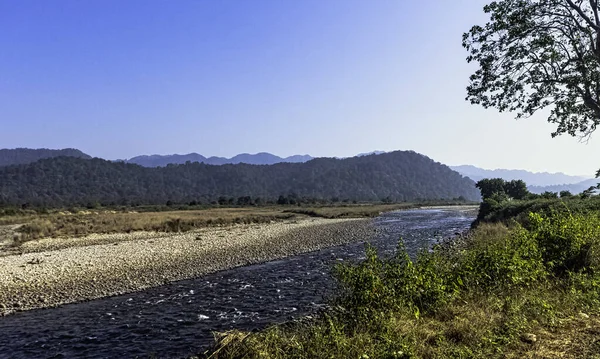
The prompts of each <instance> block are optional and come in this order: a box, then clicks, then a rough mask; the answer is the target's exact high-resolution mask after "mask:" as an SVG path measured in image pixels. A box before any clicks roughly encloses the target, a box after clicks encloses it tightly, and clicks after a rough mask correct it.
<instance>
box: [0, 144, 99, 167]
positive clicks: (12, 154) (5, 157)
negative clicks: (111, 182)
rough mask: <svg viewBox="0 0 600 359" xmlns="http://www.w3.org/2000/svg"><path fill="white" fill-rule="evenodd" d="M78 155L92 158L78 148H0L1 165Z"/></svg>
mask: <svg viewBox="0 0 600 359" xmlns="http://www.w3.org/2000/svg"><path fill="white" fill-rule="evenodd" d="M60 156H67V157H78V158H86V159H90V158H92V157H91V156H89V155H86V154H85V153H83V152H81V151H79V150H76V149H74V148H65V149H62V150H50V149H47V148H38V149H31V148H15V149H6V148H5V149H0V166H10V165H21V164H27V163H32V162H35V161H38V160H41V159H43V158H53V157H60Z"/></svg>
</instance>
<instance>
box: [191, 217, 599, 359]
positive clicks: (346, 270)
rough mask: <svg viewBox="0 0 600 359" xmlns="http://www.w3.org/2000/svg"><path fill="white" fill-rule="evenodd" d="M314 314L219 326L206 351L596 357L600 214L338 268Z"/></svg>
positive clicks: (490, 227)
mask: <svg viewBox="0 0 600 359" xmlns="http://www.w3.org/2000/svg"><path fill="white" fill-rule="evenodd" d="M335 273H336V274H335V276H336V280H337V282H338V284H339V288H338V292H337V296H336V299H335V300H333V302H332V303H331V309H329V310H327V311H325V312H323V313H321V314H320V315H318V316H317V317H316V318H314V319H306V320H301V321H297V322H291V323H284V324H280V325H274V326H272V327H269V328H267V329H265V330H262V331H258V332H252V333H244V332H239V331H232V332H228V333H224V334H223V335H221V336H220V337H219V338H218V340H217V342H216V344H215V346H214V347H213V348H211V350H209V351H208V352H206V353H204V354H203V355H201V357H210V358H215V359H223V358H364V359H366V358H600V216H599V214H598V213H588V214H574V215H565V214H553V215H545V214H539V213H531V214H529V221H528V228H524V227H523V226H521V225H519V224H516V223H513V224H512V225H510V226H508V227H507V226H506V225H504V224H499V223H496V224H482V225H480V226H479V227H478V228H476V229H475V230H473V231H472V232H471V234H470V235H469V236H467V237H466V238H463V239H462V240H459V241H457V242H454V243H452V244H450V243H446V244H442V245H440V246H437V247H436V248H435V249H434V250H432V251H430V252H422V253H421V254H420V255H419V256H418V257H417V258H415V259H411V258H409V257H408V255H407V254H406V252H405V251H404V250H403V248H402V247H400V248H399V251H398V253H397V254H396V256H395V257H393V258H391V259H386V260H383V259H381V258H379V257H378V256H377V253H376V251H375V250H374V249H372V248H369V247H367V259H366V260H364V261H362V262H359V263H354V264H342V265H339V266H338V267H337V268H336V271H335Z"/></svg>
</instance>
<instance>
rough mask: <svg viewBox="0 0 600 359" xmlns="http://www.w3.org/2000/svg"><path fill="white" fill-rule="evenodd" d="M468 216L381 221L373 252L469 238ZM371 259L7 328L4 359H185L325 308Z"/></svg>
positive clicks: (129, 300) (217, 279) (30, 319)
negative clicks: (350, 270) (348, 274)
mask: <svg viewBox="0 0 600 359" xmlns="http://www.w3.org/2000/svg"><path fill="white" fill-rule="evenodd" d="M473 220H474V217H473V214H472V213H471V212H469V211H465V210H463V209H455V208H447V209H418V210H407V211H397V212H389V213H385V214H383V215H381V216H379V217H377V218H375V219H373V222H374V226H375V229H376V236H375V239H374V240H372V241H371V244H372V245H373V246H375V247H376V248H377V249H378V251H379V252H380V253H381V254H382V255H384V256H388V255H391V254H393V253H394V251H395V249H396V247H397V244H398V240H399V238H400V237H402V238H403V240H404V242H405V245H406V248H407V250H408V251H409V254H411V255H414V254H415V253H416V252H417V251H418V250H419V249H421V248H429V247H430V246H431V245H432V244H434V243H436V242H437V241H439V240H440V239H442V238H448V237H451V236H453V235H454V234H455V233H457V232H462V231H464V230H466V229H468V228H469V226H470V224H471V222H472V221H473ZM362 258H364V243H353V244H349V245H344V246H340V247H333V248H329V249H323V250H320V251H317V252H312V253H307V254H303V255H299V256H295V257H290V258H286V259H283V260H278V261H273V262H267V263H263V264H257V265H252V266H247V267H241V268H235V269H232V270H228V271H223V272H218V273H214V274H211V275H207V276H204V277H201V278H197V279H192V280H185V281H179V282H175V283H171V284H167V285H164V286H161V287H157V288H152V289H149V290H145V291H142V292H138V293H132V294H127V295H121V296H116V297H111V298H103V299H98V300H93V301H89V302H84V303H76V304H69V305H64V306H60V307H57V308H50V309H40V310H33V311H28V312H22V313H16V314H13V315H10V316H7V317H4V318H0V358H33V357H35V358H136V357H137V358H148V357H151V356H155V357H159V358H185V357H187V356H189V355H192V354H197V353H200V352H202V351H203V349H205V348H206V347H207V346H209V345H210V344H211V343H212V342H213V334H212V333H213V332H214V331H225V330H229V329H233V328H237V329H243V330H252V329H257V328H262V327H264V326H266V325H268V324H270V323H277V322H282V321H286V320H290V319H294V318H297V317H300V316H306V315H309V314H311V313H314V312H316V311H318V310H319V309H320V308H323V307H324V305H325V303H326V302H327V297H328V296H329V295H331V292H332V289H333V288H334V286H335V283H334V281H333V280H332V278H331V274H330V270H331V267H332V266H333V265H334V264H335V263H339V262H343V261H352V260H360V259H362Z"/></svg>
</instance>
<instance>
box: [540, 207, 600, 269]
mask: <svg viewBox="0 0 600 359" xmlns="http://www.w3.org/2000/svg"><path fill="white" fill-rule="evenodd" d="M529 227H530V233H531V235H532V237H533V238H535V239H536V240H537V242H538V243H539V246H540V249H541V253H542V256H543V259H544V264H545V265H546V267H547V268H548V269H549V270H550V271H552V272H553V273H555V274H559V275H560V274H564V273H566V272H572V271H575V272H578V271H582V270H587V271H594V270H598V265H599V263H598V262H599V249H600V248H599V247H600V218H599V217H598V215H581V214H575V215H557V214H554V215H551V216H542V215H540V214H539V213H530V214H529Z"/></svg>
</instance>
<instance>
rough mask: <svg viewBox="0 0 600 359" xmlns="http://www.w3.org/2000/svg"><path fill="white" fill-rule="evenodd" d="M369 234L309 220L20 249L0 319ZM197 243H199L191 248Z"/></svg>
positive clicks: (348, 225) (9, 267)
mask: <svg viewBox="0 0 600 359" xmlns="http://www.w3.org/2000/svg"><path fill="white" fill-rule="evenodd" d="M373 233H374V232H373V227H372V224H371V220H369V219H317V220H315V219H308V220H297V221H289V222H274V223H270V224H261V225H256V224H254V225H236V226H230V227H221V228H205V229H200V230H198V231H193V232H186V233H179V234H169V235H165V234H157V233H149V232H138V233H120V234H117V235H115V234H110V235H99V234H96V235H91V236H87V237H83V238H75V239H71V238H62V239H56V238H52V239H49V240H48V241H40V242H37V243H36V242H27V243H25V245H27V246H25V247H23V248H22V249H21V250H22V251H23V252H24V253H22V254H20V253H19V254H18V253H13V254H5V255H4V256H0V315H6V314H10V313H12V312H15V311H20V310H28V309H36V308H42V307H52V306H56V305H60V304H64V303H73V302H79V301H84V300H90V299H95V298H100V297H105V296H110V295H115V294H123V293H131V292H135V291H139V290H143V289H147V288H150V287H154V286H158V285H162V284H165V283H168V282H171V281H176V280H182V279H189V278H195V277H199V276H202V275H205V274H208V273H211V272H215V271H219V270H225V269H230V268H233V267H237V266H244V265H249V264H254V263H260V262H265V261H270V260H276V259H281V258H284V257H287V256H290V255H295V254H299V253H306V252H311V251H315V250H319V249H322V248H326V247H332V246H336V245H341V244H345V243H350V242H358V241H366V240H369V239H370V238H372V236H373ZM200 236H201V238H202V240H201V241H199V240H197V238H198V237H200ZM150 238H151V239H152V240H151V242H148V240H149V239H150ZM114 243H118V244H119V245H118V246H115V245H114ZM75 244H76V245H75ZM27 252H29V253H27ZM40 256H45V257H44V261H43V262H41V263H40V264H25V265H23V263H27V262H28V261H31V260H33V259H34V258H39V257H40ZM33 263H35V261H34V262H33ZM40 297H42V298H43V299H44V300H40Z"/></svg>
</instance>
